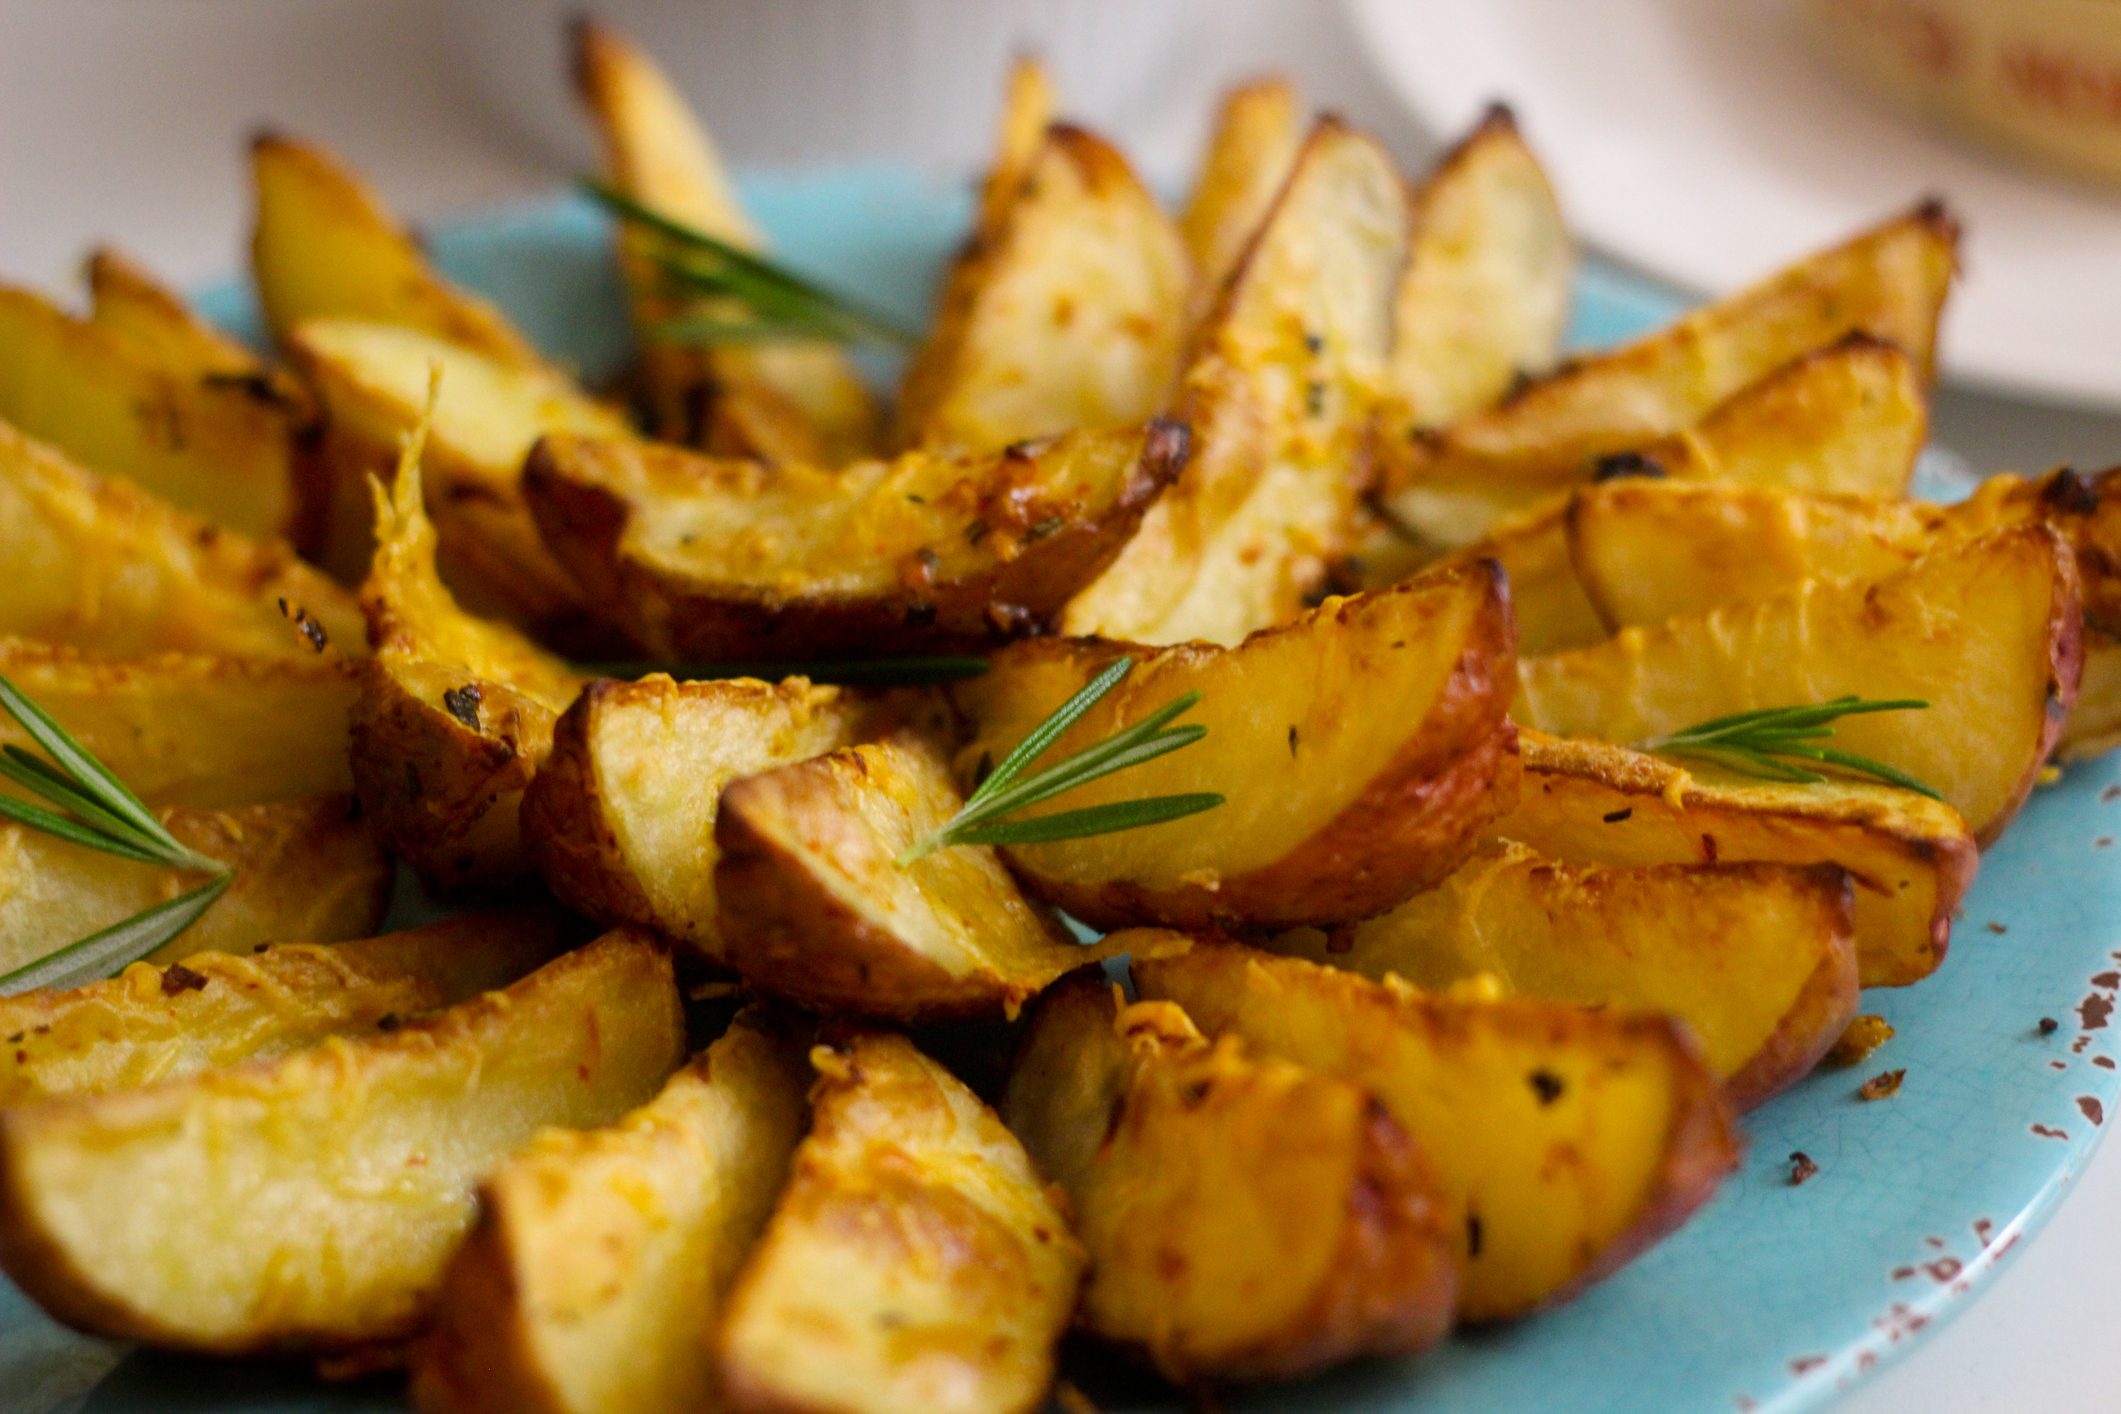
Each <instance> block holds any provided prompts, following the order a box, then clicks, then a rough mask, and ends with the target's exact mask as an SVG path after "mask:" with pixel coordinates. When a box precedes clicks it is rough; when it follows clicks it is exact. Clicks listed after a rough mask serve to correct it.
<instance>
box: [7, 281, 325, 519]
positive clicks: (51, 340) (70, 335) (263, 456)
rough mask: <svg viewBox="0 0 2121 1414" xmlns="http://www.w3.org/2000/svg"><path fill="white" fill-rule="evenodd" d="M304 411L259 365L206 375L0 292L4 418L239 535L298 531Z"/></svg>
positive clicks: (12, 291)
mask: <svg viewBox="0 0 2121 1414" xmlns="http://www.w3.org/2000/svg"><path fill="white" fill-rule="evenodd" d="M302 411H303V409H302V405H301V404H300V403H299V402H296V403H290V402H288V401H287V400H286V399H285V398H284V397H283V396H282V390H281V389H280V387H279V386H278V385H276V384H275V383H274V382H273V381H272V380H271V379H269V378H267V377H265V376H264V370H263V368H262V366H257V367H255V368H254V370H253V372H252V373H250V374H236V375H223V374H206V375H201V374H199V373H196V372H194V371H193V370H192V369H191V368H189V367H186V366H183V365H177V366H171V365H168V364H164V363H162V362H160V361H159V360H158V359H156V358H153V357H150V356H146V355H143V354H142V353H141V352H140V351H139V350H138V349H137V348H136V347H134V346H132V345H129V344H127V343H126V342H124V341H123V340H121V339H120V338H118V337H116V336H114V335H112V334H111V333H109V332H108V331H107V330H105V329H104V328H102V327H100V326H99V325H97V324H96V323H93V322H91V321H89V320H83V319H76V318H74V317H73V316H72V315H70V314H68V313H66V312H65V311H64V310H62V309H59V308H58V307H56V306H55V305H52V304H49V303H47V302H46V301H44V300H43V299H41V298H39V297H38V296H36V295H34V294H32V293H31V292H29V291H28V290H23V289H16V288H12V287H9V286H4V285H0V418H5V419H6V420H7V421H8V422H11V423H13V424H14V425H15V426H16V427H17V428H19V429H21V430H22V431H23V432H25V433H27V434H29V435H30V436H32V437H35V438H38V439H40V440H42V441H45V442H50V443H52V444H53V445H55V446H57V447H59V448H60V449H61V450H62V451H64V452H65V453H66V454H67V455H68V456H70V457H72V458H74V459H75V460H76V461H78V462H80V463H82V464H83V465H85V466H89V467H93V468H94V469H95V470H97V471H98V472H101V473H103V474H105V475H109V476H122V477H125V478H127V479H128V480H130V481H133V482H135V483H137V484H138V485H140V486H141V487H143V488H145V489H146V490H147V491H149V492H151V493H152V494H154V495H157V496H161V497H165V498H167V499H168V500H170V501H171V502H173V503H175V504H176V505H178V506H181V507H183V508H184V509H185V510H187V511H190V512H192V513H194V514H197V515H200V516H203V517H205V518H206V519H207V520H209V521H212V522H213V523H215V524H217V525H223V526H226V527H228V528H229V529H230V530H233V531H235V532H236V533H238V534H241V535H249V536H254V537H258V538H264V537H267V536H275V535H286V534H289V533H291V532H292V531H293V530H294V529H295V521H296V507H295V492H296V477H295V469H294V468H295V452H296V434H297V431H298V430H299V426H300V422H299V419H300V417H301V415H302Z"/></svg>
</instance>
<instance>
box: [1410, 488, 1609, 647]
mask: <svg viewBox="0 0 2121 1414" xmlns="http://www.w3.org/2000/svg"><path fill="white" fill-rule="evenodd" d="M1568 515H1569V502H1568V500H1567V498H1565V497H1561V496H1555V497H1552V498H1550V499H1548V500H1546V501H1543V502H1541V503H1540V504H1539V505H1537V506H1535V507H1534V508H1532V509H1531V510H1529V511H1526V512H1524V513H1523V514H1521V515H1519V516H1516V517H1513V518H1512V519H1510V520H1506V521H1504V522H1503V523H1502V524H1500V525H1498V526H1496V527H1495V529H1494V530H1493V531H1491V532H1490V533H1489V534H1488V535H1487V536H1486V537H1485V538H1483V539H1480V540H1477V541H1475V542H1474V543H1472V544H1471V545H1468V546H1466V548H1464V549H1463V550H1458V551H1454V552H1453V553H1452V554H1451V555H1449V556H1448V557H1446V558H1445V559H1444V560H1443V561H1442V562H1441V564H1442V565H1462V564H1469V563H1471V562H1473V561H1476V560H1493V561H1495V562H1496V563H1497V564H1499V565H1501V566H1502V568H1503V572H1504V573H1505V574H1507V575H1509V577H1510V608H1511V610H1512V611H1513V612H1514V613H1515V614H1516V616H1517V651H1518V652H1519V653H1520V654H1523V655H1524V656H1526V657H1531V656H1533V655H1535V654H1542V653H1563V652H1567V651H1568V650H1569V649H1571V648H1588V647H1590V646H1591V645H1592V644H1594V643H1603V642H1604V641H1605V640H1606V639H1607V638H1608V637H1610V631H1609V630H1608V629H1607V628H1606V626H1605V624H1604V623H1603V622H1602V621H1601V620H1600V619H1599V616H1598V610H1597V608H1596V607H1595V606H1594V605H1593V604H1592V602H1591V599H1590V596H1589V595H1588V594H1587V593H1586V592H1585V588H1584V584H1583V582H1582V579H1581V577H1580V576H1579V575H1578V573H1577V570H1576V565H1575V563H1574V561H1573V559H1572V558H1571V555H1570V548H1571V547H1570V543H1569V533H1568Z"/></svg>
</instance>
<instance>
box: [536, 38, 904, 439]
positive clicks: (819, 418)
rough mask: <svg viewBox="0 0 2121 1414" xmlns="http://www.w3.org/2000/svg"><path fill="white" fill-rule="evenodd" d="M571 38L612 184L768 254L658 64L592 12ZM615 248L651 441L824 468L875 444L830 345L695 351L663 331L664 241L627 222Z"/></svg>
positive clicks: (871, 423)
mask: <svg viewBox="0 0 2121 1414" xmlns="http://www.w3.org/2000/svg"><path fill="white" fill-rule="evenodd" d="M570 36H571V40H572V59H573V63H574V87H575V94H576V96H577V97H579V98H580V99H581V100H582V103H583V105H584V106H585V107H586V108H587V109H588V110H589V114H590V116H591V118H593V119H594V120H595V123H596V130H597V137H598V139H599V142H600V144H601V146H602V149H603V154H604V174H605V177H606V179H607V180H608V181H610V182H611V184H612V186H613V187H614V188H616V189H617V190H618V191H620V192H621V193H623V194H624V195H626V196H629V197H631V198H633V200H635V201H636V202H639V203H640V204H641V205H643V206H646V207H649V208H650V209H652V210H654V211H658V212H661V213H662V214H663V215H665V216H668V217H669V218H670V219H672V220H674V221H678V222H681V223H683V224H685V225H688V226H690V227H692V228H693V229H694V230H697V231H704V232H705V233H706V234H708V235H710V236H714V237H716V238H718V239H720V240H724V241H728V242H729V243H731V244H732V245H735V246H738V247H741V248H742V249H745V250H753V251H759V250H764V249H765V245H766V242H765V238H764V236H763V235H762V234H761V233H760V231H759V229H758V227H757V225H756V224H754V223H753V221H752V220H751V217H750V216H749V214H748V213H746V212H745V210H744V206H743V202H742V201H741V199H740V198H739V197H738V196H737V194H736V189H735V187H734V186H733V185H731V183H730V180H729V174H728V173H727V171H725V170H724V169H723V166H722V159H721V157H720V155H719V154H718V153H717V152H716V151H715V148H714V141H713V139H712V138H710V137H709V136H708V135H707V132H706V129H704V128H703V127H701V125H700V122H699V119H698V117H697V116H695V115H694V113H693V112H692V110H691V108H690V107H689V106H688V105H687V104H686V102H685V98H684V95H683V94H681V93H680V92H679V91H678V89H677V87H676V85H674V84H672V83H671V82H670V79H669V77H668V76H667V75H665V74H664V73H663V71H662V69H661V68H659V67H658V66H657V65H656V62H655V61H654V60H653V59H652V58H650V57H649V56H648V55H647V54H646V53H645V52H644V51H642V50H641V49H639V48H637V47H636V46H635V45H634V44H633V43H631V42H630V41H629V40H627V39H626V37H625V36H624V35H622V34H620V33H618V32H617V31H616V30H613V29H610V28H608V27H606V26H604V25H601V24H598V23H597V22H596V21H594V20H590V19H581V20H577V21H576V22H575V24H574V27H573V29H572V30H571V31H570ZM619 248H620V252H621V256H622V261H623V268H624V271H625V275H626V284H627V292H628V294H629V296H630V298H631V301H632V306H633V319H634V329H635V332H636V334H637V335H638V337H639V339H640V342H641V374H642V378H643V380H644V381H645V383H646V385H647V393H648V401H649V405H650V411H651V426H652V427H653V428H654V430H655V432H656V434H657V435H658V436H660V437H663V438H665V439H667V440H671V441H677V442H685V443H689V444H691V445H695V446H699V447H702V448H705V449H707V450H710V451H713V452H716V453H718V454H720V455H723V456H756V457H759V458H762V459H763V460H766V461H776V462H778V461H800V462H808V463H811V464H813V465H825V466H838V465H840V464H842V463H844V462H849V461H853V460H854V459H855V458H856V457H859V456H863V455H867V454H869V453H872V452H874V451H875V450H876V449H875V446H874V445H873V444H874V442H875V439H876V407H875V404H874V403H873V402H872V400H871V399H870V397H869V390H868V389H867V388H866V387H864V386H863V384H862V380H861V378H860V377H859V376H858V375H857V374H856V373H855V371H854V368H853V366H852V365H851V364H850V363H849V362H848V361H847V357H846V355H845V354H844V353H843V352H842V351H841V350H840V349H839V348H838V347H837V346H836V345H833V344H828V343H818V342H814V341H802V340H771V341H760V342H755V343H747V344H723V345H720V346H717V347H712V348H700V347H697V346H687V345H683V344H674V343H671V342H669V341H668V340H666V339H661V338H658V337H657V333H656V331H657V330H658V329H659V328H660V327H661V326H662V325H663V323H664V322H666V321H667V320H669V319H671V318H673V317H674V316H676V315H677V314H678V313H679V309H680V306H679V304H678V302H676V301H673V300H672V299H671V298H670V297H669V296H668V295H667V294H666V293H665V292H664V290H663V288H662V279H661V272H660V270H659V269H658V267H657V266H656V263H655V257H656V255H657V253H658V251H659V249H660V245H659V242H658V238H657V237H655V236H654V235H652V234H651V233H649V232H646V231H642V230H639V229H637V228H632V227H624V228H622V229H621V230H620V232H619Z"/></svg>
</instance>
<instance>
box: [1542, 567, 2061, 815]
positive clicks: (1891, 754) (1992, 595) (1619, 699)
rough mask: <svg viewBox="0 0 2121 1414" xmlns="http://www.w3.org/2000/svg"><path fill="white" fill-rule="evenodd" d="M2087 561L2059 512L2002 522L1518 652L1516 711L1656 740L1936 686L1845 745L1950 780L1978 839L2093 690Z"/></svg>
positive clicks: (1848, 727) (1577, 730) (1845, 738)
mask: <svg viewBox="0 0 2121 1414" xmlns="http://www.w3.org/2000/svg"><path fill="white" fill-rule="evenodd" d="M2077 584H2078V579H2077V567H2076V559H2075V557H2074V556H2073V555H2072V554H2071V552H2070V549H2069V546H2068V545H2067V544H2066V543H2065V542H2064V541H2063V539H2062V537H2061V536H2059V535H2057V534H2056V533H2055V532H2054V531H2053V530H2051V529H2049V528H2048V527H2047V526H2045V525H2028V526H2020V527H2018V528H2016V529H2012V530H2003V531H1997V532H1995V533H1993V534H1990V535H1986V536H1983V537H1982V538H1980V539H1978V540H1974V541H1972V542H1970V543H1968V544H1966V545H1963V546H1959V547H1956V548H1951V549H1946V550H1941V551H1939V552H1938V553H1936V554H1933V555H1929V556H1925V557H1924V558H1923V559H1921V560H1919V561H1917V562H1916V563H1915V564H1914V565H1912V566H1910V567H1909V568H1907V569H1905V570H1902V571H1900V572H1899V573H1897V574H1894V575H1890V576H1888V577H1886V578H1884V579H1880V580H1875V581H1870V582H1865V581H1861V580H1848V581H1821V580H1807V581H1805V582H1804V583H1802V584H1800V585H1797V586H1796V587H1794V588H1792V589H1789V590H1787V591H1785V592H1783V593H1781V594H1779V595H1776V596H1775V597H1773V598H1770V599H1763V600H1759V601H1757V602H1755V603H1752V604H1747V605H1732V606H1728V607H1725V608H1722V609H1717V610H1715V611H1713V612H1711V613H1708V614H1706V615H1703V616H1701V617H1698V618H1689V619H1675V620H1673V621H1671V622H1669V623H1666V624H1664V625H1662V626H1660V627H1657V628H1651V629H1630V630H1628V631H1626V632H1624V633H1622V634H1621V635H1620V636H1619V637H1618V638H1615V639H1613V640H1612V641H1611V642H1610V643H1605V644H1601V645H1599V646H1598V647H1595V648H1583V649H1578V650H1576V651H1575V652H1572V653H1558V654H1554V655H1552V656H1550V657H1545V658H1527V659H1524V660H1522V661H1521V662H1519V664H1518V684H1519V687H1518V698H1517V702H1516V705H1515V706H1514V707H1513V708H1512V709H1511V712H1512V715H1513V716H1515V717H1516V719H1517V720H1518V721H1519V722H1520V723H1522V724H1524V725H1525V726H1529V727H1537V728H1538V729H1539V730H1541V731H1546V732H1553V733H1555V734H1557V735H1563V736H1590V737H1600V738H1603V739H1605V740H1608V741H1642V740H1646V739H1648V738H1651V737H1654V736H1657V735H1659V734H1661V733H1665V732H1674V731H1679V730H1681V729H1682V728H1685V727H1688V726H1691V725H1693V724H1694V723H1696V722H1705V721H1708V720H1710V719H1711V718H1715V717H1721V716H1724V715H1726V714H1728V713H1732V712H1743V711H1749V710H1752V709H1755V708H1762V707H1779V706H1788V705H1796V704H1804V703H1814V702H1826V701H1830V700H1832V699H1834V698H1837V697H1841V696H1845V695H1851V694H1853V695H1856V696H1861V697H1868V698H1872V699H1885V698H1902V697H1910V696H1914V697H1920V698H1923V699H1926V700H1927V701H1928V702H1929V703H1930V707H1929V710H1928V711H1925V712H1923V713H1921V715H1920V716H1919V717H1915V716H1910V715H1908V714H1903V713H1886V714H1879V715H1875V716H1860V717H1850V718H1846V719H1844V720H1842V721H1841V722H1839V723H1837V724H1836V726H1835V735H1834V745H1835V747H1836V748H1838V749H1840V750H1843V751H1850V752H1855V753H1857V754H1860V755H1863V756H1868V757H1870V758H1871V759H1873V760H1876V761H1882V762H1885V763H1886V764H1888V765H1891V766H1895V767H1897V768H1899V769H1900V770H1902V771H1904V772H1906V773H1907V774H1909V775H1911V776H1913V777H1914V778H1915V779H1916V780H1919V781H1923V782H1925V783H1926V784H1928V785H1929V786H1931V787H1932V788H1933V789H1935V790H1937V791H1939V792H1940V793H1941V794H1942V795H1943V796H1944V798H1945V799H1946V800H1948V801H1950V802H1951V803H1952V804H1953V805H1954V806H1956V807H1957V808H1958V810H1959V812H1960V814H1962V815H1964V816H1965V817H1966V822H1967V825H1968V827H1969V828H1970V829H1972V830H1973V832H1974V837H1975V838H1976V839H1977V840H1980V841H1982V842H1983V843H1987V842H1988V841H1990V840H1993V839H1994V838H1995V837H1996V836H1997V835H1998V834H2000V833H2001V832H2002V830H2003V827H2004V826H2005V825H2006V824H2008V823H2009V822H2010V820H2011V817H2012V816H2014V815H2016V814H2017V813H2018V807H2019V806H2020V805H2022V804H2023V803H2024V801H2025V797H2026V794H2027V793H2028V792H2029V791H2031V790H2032V787H2033V780H2034V778H2035V777H2036V776H2038V775H2039V773H2040V768H2041V766H2042V765H2043V764H2045V762H2046V761H2047V756H2048V753H2049V751H2051V750H2052V749H2053V748H2054V744H2055V739H2056V735H2057V733H2058V732H2059V730H2060V729H2061V725H2062V720H2063V718H2064V717H2065V716H2066V715H2068V712H2069V709H2070V706H2071V704H2072V703H2074V702H2075V701H2076V699H2077V686H2078V678H2079V673H2080V670H2081V668H2082V665H2083V645H2082V642H2081V637H2082V628H2083V614H2082V611H2081V609H2080V608H2079V602H2078V589H2077Z"/></svg>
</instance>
